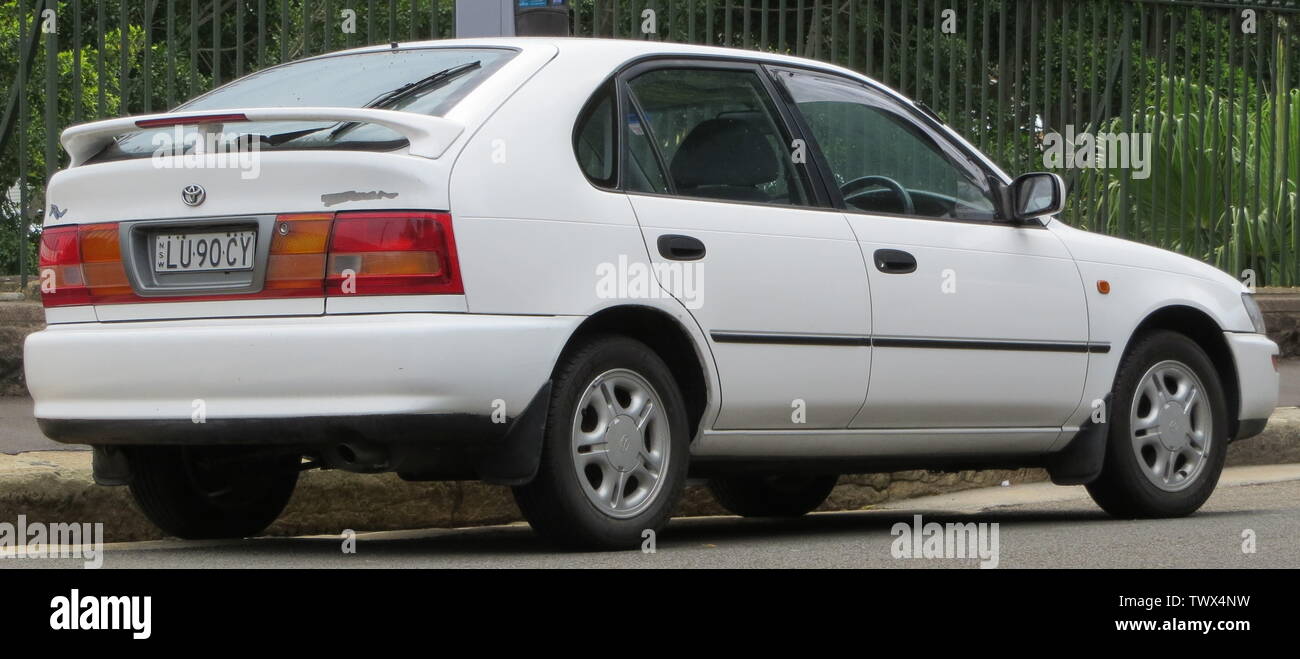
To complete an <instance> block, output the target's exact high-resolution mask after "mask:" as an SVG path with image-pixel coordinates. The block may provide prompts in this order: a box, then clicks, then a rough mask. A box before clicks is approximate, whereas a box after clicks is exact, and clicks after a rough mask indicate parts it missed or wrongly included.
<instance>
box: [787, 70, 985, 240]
mask: <svg viewBox="0 0 1300 659" xmlns="http://www.w3.org/2000/svg"><path fill="white" fill-rule="evenodd" d="M776 76H777V79H778V80H780V81H781V82H782V84H783V85H784V86H785V88H786V89H787V90H788V91H789V92H790V96H791V97H792V98H793V99H794V102H795V105H796V106H797V107H798V108H799V112H800V113H801V114H802V115H803V117H804V120H805V121H806V122H807V124H808V126H809V128H810V130H811V132H812V136H813V138H814V139H816V140H817V144H818V146H820V147H821V151H822V153H823V155H824V156H825V157H826V160H827V164H828V165H829V166H830V169H831V174H832V175H833V176H834V177H835V181H834V182H835V184H836V185H838V186H839V188H840V192H841V193H842V194H843V195H844V201H845V202H846V203H847V204H848V205H849V207H850V209H857V210H861V211H865V212H876V213H900V214H905V215H918V216H922V217H933V218H944V219H960V220H985V221H988V220H994V219H997V215H998V213H997V204H996V203H994V193H993V191H992V189H991V187H990V185H989V182H988V179H987V176H986V174H985V173H984V171H983V169H981V168H980V167H979V166H978V165H976V164H975V163H973V162H971V161H970V159H969V158H967V157H966V156H965V154H963V153H962V152H961V151H960V150H958V149H957V148H956V147H955V146H954V145H952V144H951V143H950V142H949V141H948V140H947V139H945V138H944V137H943V136H942V135H939V134H937V133H935V132H933V131H932V130H931V129H930V128H929V127H927V126H924V125H922V124H921V123H920V122H917V121H916V120H915V119H914V118H913V117H912V116H910V113H909V112H907V110H905V109H904V108H903V107H901V106H900V105H899V104H898V103H897V102H895V101H894V100H893V99H890V98H888V97H886V96H884V95H883V94H879V93H877V92H875V91H872V90H870V89H868V88H866V87H864V86H862V85H858V84H856V83H854V82H851V81H848V80H843V79H839V78H835V77H832V76H825V75H818V74H813V73H804V72H801V71H791V70H787V69H781V70H777V71H776Z"/></svg>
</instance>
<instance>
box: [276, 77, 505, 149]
mask: <svg viewBox="0 0 1300 659" xmlns="http://www.w3.org/2000/svg"><path fill="white" fill-rule="evenodd" d="M480 66H482V63H481V62H479V61H478V60H474V61H473V62H467V63H465V64H460V65H457V66H453V67H450V68H446V69H443V70H441V71H438V72H436V73H432V74H430V75H427V76H425V77H423V78H420V79H419V80H416V81H415V82H408V83H406V84H404V85H402V86H401V87H398V88H396V89H391V90H389V91H386V92H384V93H382V94H380V95H378V96H376V97H375V98H373V99H371V100H370V102H368V103H366V104H365V105H363V106H362V107H366V108H382V107H385V106H390V105H393V104H394V103H397V102H398V101H401V100H403V99H406V98H410V97H411V96H414V95H416V94H420V93H425V92H431V91H433V90H435V89H437V88H439V87H441V86H443V85H445V84H447V83H449V82H451V81H452V80H455V79H456V78H459V77H460V76H462V75H464V74H465V73H468V72H469V71H473V70H474V69H477V68H479V67H480ZM361 123H362V122H359V121H345V122H343V123H341V124H337V127H335V128H334V130H332V131H330V134H329V139H330V140H333V139H334V138H336V137H338V136H339V135H341V134H343V133H345V132H347V131H349V130H351V129H352V128H354V127H356V126H358V125H360V124H361ZM330 126H335V124H330ZM330 126H320V127H317V128H307V129H304V130H295V131H289V132H285V133H277V134H275V135H268V136H265V137H264V138H263V139H264V141H265V142H266V143H268V144H270V145H271V146H279V145H281V144H284V143H285V142H290V141H293V140H296V139H298V138H300V137H305V136H307V135H311V134H312V133H318V132H320V131H322V130H325V129H326V128H329V127H330Z"/></svg>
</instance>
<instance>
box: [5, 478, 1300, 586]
mask: <svg viewBox="0 0 1300 659" xmlns="http://www.w3.org/2000/svg"><path fill="white" fill-rule="evenodd" d="M914 514H921V515H922V521H923V523H929V522H940V523H947V522H961V523H968V522H984V523H996V524H998V538H999V540H998V547H999V552H998V560H999V564H998V566H999V567H1000V568H1041V567H1080V568H1119V567H1128V568H1151V567H1183V568H1203V567H1229V568H1255V567H1270V568H1295V567H1298V566H1300V465H1283V466H1269V467H1238V468H1233V469H1229V470H1227V471H1225V474H1224V481H1223V482H1222V483H1221V484H1220V486H1219V489H1218V490H1217V491H1216V492H1215V494H1214V496H1213V497H1211V499H1210V501H1209V502H1208V503H1207V504H1206V506H1205V507H1204V508H1202V509H1201V511H1200V512H1199V513H1197V514H1196V515H1194V516H1191V517H1187V518H1183V519H1172V520H1142V521H1139V520H1115V519H1111V518H1109V517H1107V516H1106V515H1105V514H1104V513H1102V512H1101V511H1100V510H1098V509H1097V508H1096V507H1095V506H1094V505H1093V504H1092V502H1091V501H1090V500H1089V499H1087V497H1086V493H1085V492H1084V491H1083V489H1082V488H1078V487H1074V488H1063V487H1054V486H1052V485H1050V484H1046V483H1036V484H1029V485H1018V486H1012V487H1007V488H990V489H986V490H973V491H967V492H959V493H956V494H949V495H943V496H938V497H930V498H925V499H912V500H910V501H901V502H897V503H894V504H890V505H888V506H885V507H882V508H881V509H879V510H869V511H861V512H843V513H818V514H814V515H810V516H807V517H804V518H801V519H797V520H792V521H769V520H746V519H740V518H735V517H710V518H697V519H680V520H674V521H673V522H672V523H671V524H670V525H669V527H668V528H667V529H665V530H664V531H663V532H662V533H661V534H660V535H659V537H658V542H657V547H656V552H655V553H653V554H647V553H643V552H640V551H623V552H602V553H565V552H557V551H555V550H553V549H552V548H550V547H548V546H546V545H544V544H543V543H542V542H541V541H539V540H538V539H537V538H536V537H535V536H534V535H533V534H532V532H531V531H530V530H529V529H528V527H526V526H524V525H518V524H516V525H510V526H496V527H483V528H474V529H439V530H420V531H399V532H387V533H371V534H360V535H358V536H357V541H356V553H354V554H344V553H343V552H342V543H341V541H340V539H339V538H337V537H333V536H330V537H325V536H314V537H300V538H258V539H252V540H242V541H217V542H183V541H158V542H143V543H124V544H119V545H109V546H108V547H107V549H106V555H105V558H104V567H106V568H156V567H187V568H271V567H293V568H300V567H310V568H343V567H350V568H380V567H386V568H416V567H421V568H501V567H518V568H551V567H597V568H752V567H784V568H917V567H929V568H960V567H974V566H976V565H977V563H978V560H977V559H975V560H972V559H956V558H954V559H943V558H936V559H924V558H921V559H904V558H894V557H893V556H892V553H891V547H892V545H893V544H894V542H895V540H896V538H897V536H895V535H893V534H891V529H892V527H893V525H894V524H895V523H898V522H907V523H911V522H912V521H913V517H912V516H913V515H914ZM990 529H991V527H990ZM1246 530H1250V531H1252V532H1253V534H1254V538H1255V542H1256V551H1255V553H1244V552H1243V550H1242V544H1243V538H1242V534H1243V532H1244V531H1246ZM81 564H82V563H81V561H79V560H0V568H3V567H10V568H12V567H32V568H38V567H80V566H81Z"/></svg>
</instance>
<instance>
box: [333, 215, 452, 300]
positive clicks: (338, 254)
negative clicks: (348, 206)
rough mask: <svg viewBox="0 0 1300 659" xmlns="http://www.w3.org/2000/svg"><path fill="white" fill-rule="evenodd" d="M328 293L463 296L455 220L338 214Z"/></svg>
mask: <svg viewBox="0 0 1300 659" xmlns="http://www.w3.org/2000/svg"><path fill="white" fill-rule="evenodd" d="M325 289H326V294H327V295H330V296H338V295H411V294H447V293H451V294H460V293H463V292H464V289H463V287H462V286H461V281H460V267H459V265H458V264H457V262H456V242H455V239H454V237H453V236H452V230H451V216H450V215H448V214H446V213H424V212H368V211H367V212H356V213H339V214H338V215H337V216H336V217H335V218H334V236H333V238H332V239H331V241H330V257H329V274H328V276H327V277H326V282H325Z"/></svg>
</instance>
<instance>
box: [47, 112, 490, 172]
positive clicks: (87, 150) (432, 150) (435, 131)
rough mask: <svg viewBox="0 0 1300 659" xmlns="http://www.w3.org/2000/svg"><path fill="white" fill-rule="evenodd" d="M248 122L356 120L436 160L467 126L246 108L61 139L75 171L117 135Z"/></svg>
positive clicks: (92, 129) (105, 127) (85, 127)
mask: <svg viewBox="0 0 1300 659" xmlns="http://www.w3.org/2000/svg"><path fill="white" fill-rule="evenodd" d="M245 121H322V122H348V121H356V122H360V123H367V124H378V125H380V126H383V127H385V128H389V129H392V130H394V131H396V132H398V133H400V134H401V135H402V136H403V137H405V138H406V139H407V141H408V142H410V145H411V147H410V151H411V155H415V156H421V157H424V158H437V157H439V156H441V155H442V154H443V152H444V151H446V150H447V147H449V146H451V143H452V142H454V141H456V138H457V137H459V136H460V134H461V132H463V131H464V130H465V127H464V126H462V125H460V124H458V123H456V122H454V121H451V120H449V119H443V118H442V117H433V116H429V115H424V114H415V113H413V112H399V111H396V110H377V109H372V108H329V107H323V108H248V109H244V110H216V111H214V110H204V111H197V112H173V113H169V114H148V115H138V116H134V117H122V118H120V119H108V120H105V121H96V122H93V123H88V124H81V125H78V126H72V127H70V128H67V129H65V130H64V131H63V135H62V137H61V138H60V140H61V141H62V142H63V148H64V149H66V150H67V152H68V155H70V156H72V162H71V164H70V165H69V166H71V167H76V166H78V165H81V164H84V163H85V162H86V161H87V160H89V159H90V158H92V157H94V156H95V154H97V153H99V152H100V151H102V150H103V149H104V147H106V146H108V145H109V144H112V143H113V141H114V140H115V139H117V137H118V136H120V135H124V134H127V133H134V132H138V131H141V130H146V129H150V128H160V127H164V126H184V125H198V124H227V123H236V122H245Z"/></svg>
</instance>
